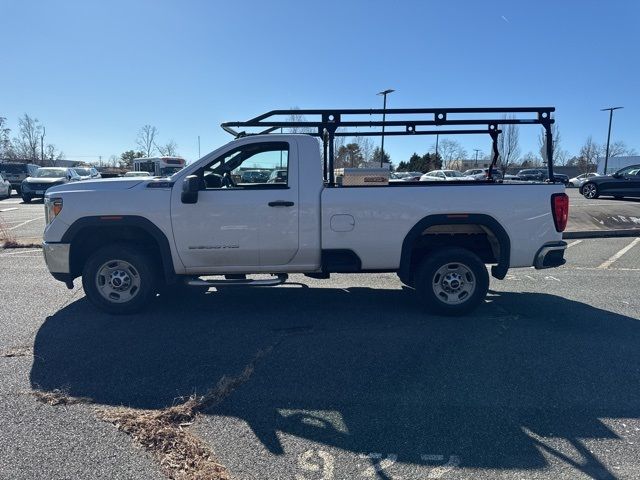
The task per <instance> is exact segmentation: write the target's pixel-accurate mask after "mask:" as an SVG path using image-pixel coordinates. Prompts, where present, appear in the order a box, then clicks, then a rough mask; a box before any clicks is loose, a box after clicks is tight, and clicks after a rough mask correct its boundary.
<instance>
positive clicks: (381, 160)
mask: <svg viewBox="0 0 640 480" xmlns="http://www.w3.org/2000/svg"><path fill="white" fill-rule="evenodd" d="M393 92H395V90H393V89H392V88H388V89H387V90H383V91H382V92H378V95H382V96H383V97H384V100H383V102H382V146H381V147H380V168H382V163H383V162H384V122H385V120H386V116H387V112H386V110H387V95H389V94H390V93H393Z"/></svg>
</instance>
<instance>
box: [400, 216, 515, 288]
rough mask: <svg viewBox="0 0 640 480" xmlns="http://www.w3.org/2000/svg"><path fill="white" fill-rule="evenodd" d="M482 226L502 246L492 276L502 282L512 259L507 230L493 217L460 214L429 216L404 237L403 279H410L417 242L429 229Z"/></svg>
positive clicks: (401, 273)
mask: <svg viewBox="0 0 640 480" xmlns="http://www.w3.org/2000/svg"><path fill="white" fill-rule="evenodd" d="M465 224H469V225H482V226H483V227H486V228H487V229H488V230H490V231H491V232H492V233H493V234H494V235H495V236H496V239H497V240H498V243H499V245H500V256H499V258H498V264H497V265H493V266H492V267H491V275H493V276H494V277H495V278H497V279H499V280H502V279H504V277H506V276H507V271H508V270H509V262H510V258H511V240H510V238H509V235H508V234H507V232H506V230H505V229H504V228H503V227H502V225H500V223H499V222H498V221H497V220H496V219H495V218H493V217H491V216H489V215H485V214H480V213H458V214H441V215H429V216H427V217H424V218H423V219H422V220H420V221H419V222H418V223H416V224H415V225H414V226H413V227H412V228H411V230H409V233H407V235H406V236H405V237H404V241H403V242H402V254H401V256H400V270H399V274H400V275H401V277H405V278H409V276H410V274H411V253H412V250H413V245H414V244H415V241H416V240H417V239H418V238H419V237H420V236H421V235H422V232H424V231H425V230H426V229H427V228H429V227H432V226H434V225H465Z"/></svg>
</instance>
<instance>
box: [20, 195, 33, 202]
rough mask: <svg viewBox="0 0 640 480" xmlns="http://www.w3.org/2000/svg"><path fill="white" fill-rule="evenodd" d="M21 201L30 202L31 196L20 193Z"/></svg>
mask: <svg viewBox="0 0 640 480" xmlns="http://www.w3.org/2000/svg"><path fill="white" fill-rule="evenodd" d="M22 201H23V202H24V203H31V197H30V196H28V195H22Z"/></svg>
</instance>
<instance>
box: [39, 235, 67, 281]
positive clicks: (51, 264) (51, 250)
mask: <svg viewBox="0 0 640 480" xmlns="http://www.w3.org/2000/svg"><path fill="white" fill-rule="evenodd" d="M42 252H43V253H44V261H45V263H46V264H47V268H48V269H49V271H50V272H51V273H52V274H53V273H67V274H69V273H71V268H70V265H69V253H70V252H71V244H70V243H47V242H44V243H43V244H42ZM54 276H55V275H54Z"/></svg>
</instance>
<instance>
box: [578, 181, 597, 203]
mask: <svg viewBox="0 0 640 480" xmlns="http://www.w3.org/2000/svg"><path fill="white" fill-rule="evenodd" d="M582 195H584V198H588V199H593V198H598V197H599V196H600V192H598V186H597V185H596V184H595V183H585V184H584V185H583V186H582Z"/></svg>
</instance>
